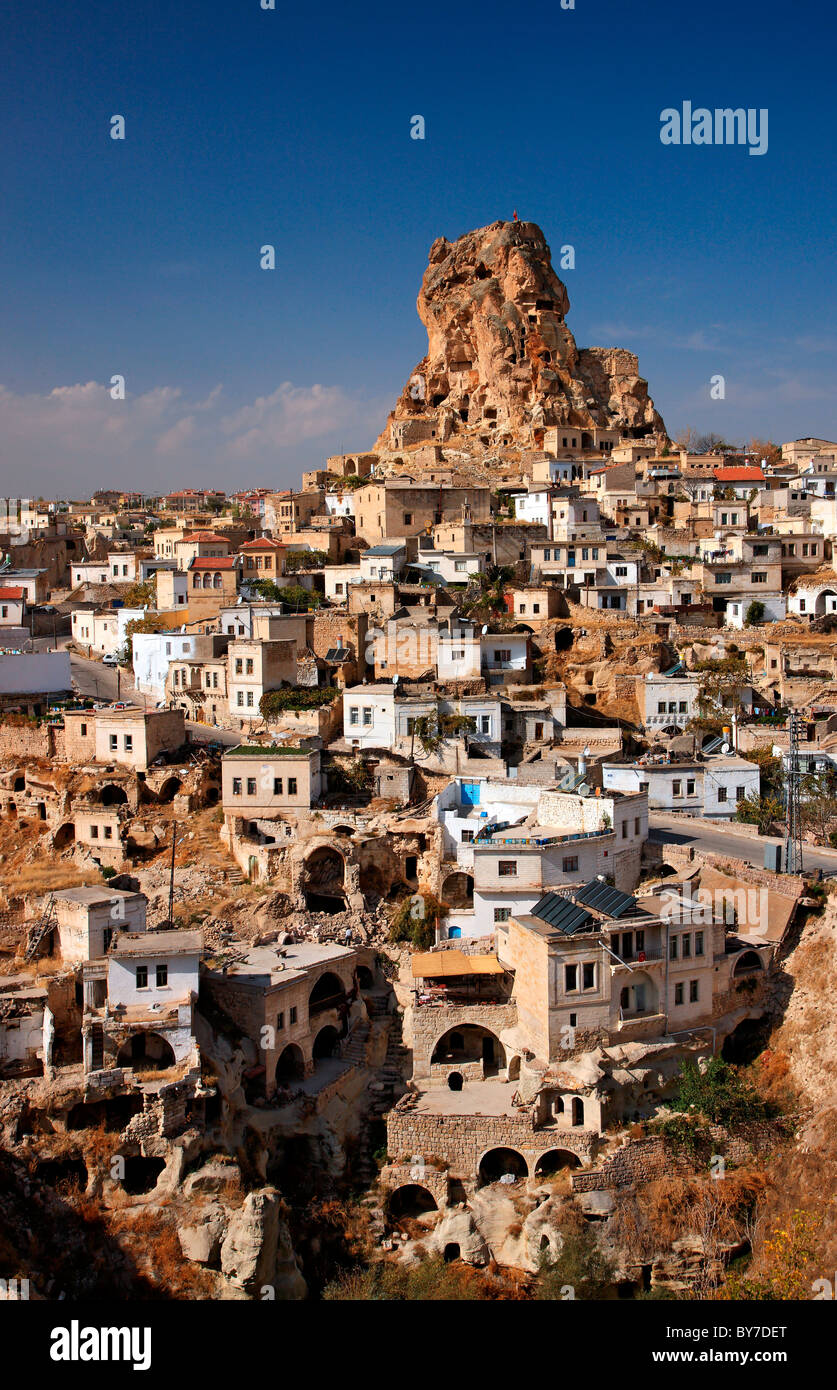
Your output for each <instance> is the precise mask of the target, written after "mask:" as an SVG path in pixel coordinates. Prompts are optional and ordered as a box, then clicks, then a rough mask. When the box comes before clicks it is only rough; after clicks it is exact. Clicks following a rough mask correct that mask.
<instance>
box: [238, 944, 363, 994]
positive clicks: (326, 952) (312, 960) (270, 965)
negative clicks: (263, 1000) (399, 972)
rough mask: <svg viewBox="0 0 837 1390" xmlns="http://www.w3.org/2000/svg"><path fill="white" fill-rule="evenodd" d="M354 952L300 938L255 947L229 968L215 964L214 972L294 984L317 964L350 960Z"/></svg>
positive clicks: (255, 980) (274, 982)
mask: <svg viewBox="0 0 837 1390" xmlns="http://www.w3.org/2000/svg"><path fill="white" fill-rule="evenodd" d="M355 954H356V952H355V951H354V949H353V948H352V947H348V946H337V945H320V944H319V943H318V942H314V941H299V942H295V943H294V944H293V945H288V946H278V945H273V946H254V947H253V948H252V950H250V951H248V952H247V953H246V954H245V955H244V956H243V957H242V958H240V959H238V960H236V961H235V962H234V963H233V964H231V965H229V966H228V967H227V969H226V970H222V969H221V967H220V965H219V966H216V967H215V968H214V970H213V974H214V975H216V976H221V977H222V978H227V979H229V978H231V977H234V978H236V979H241V977H242V976H244V977H248V976H249V977H250V978H251V980H252V982H253V984H258V983H259V982H261V983H263V984H270V985H277V984H292V983H294V982H296V981H297V980H301V979H303V978H304V976H305V972H306V971H307V970H310V969H312V968H313V967H315V966H318V965H328V964H329V962H332V961H334V962H337V961H343V960H347V959H349V958H351V957H353V956H354V955H355Z"/></svg>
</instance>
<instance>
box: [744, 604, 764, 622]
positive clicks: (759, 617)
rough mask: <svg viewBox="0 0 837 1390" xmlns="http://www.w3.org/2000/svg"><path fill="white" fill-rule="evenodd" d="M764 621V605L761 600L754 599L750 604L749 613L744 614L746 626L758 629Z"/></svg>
mask: <svg viewBox="0 0 837 1390" xmlns="http://www.w3.org/2000/svg"><path fill="white" fill-rule="evenodd" d="M763 621H764V604H763V603H762V602H761V600H760V599H757V598H754V599H753V601H752V603H750V604H748V606H747V611H746V613H745V614H744V626H745V627H758V626H759V624H760V623H762V622H763Z"/></svg>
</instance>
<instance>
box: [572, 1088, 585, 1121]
mask: <svg viewBox="0 0 837 1390" xmlns="http://www.w3.org/2000/svg"><path fill="white" fill-rule="evenodd" d="M572 1116H573V1126H574V1127H575V1128H577V1129H578V1128H580V1127H581V1126H582V1125H583V1124H584V1101H583V1100H582V1099H581V1097H580V1096H573V1106H572Z"/></svg>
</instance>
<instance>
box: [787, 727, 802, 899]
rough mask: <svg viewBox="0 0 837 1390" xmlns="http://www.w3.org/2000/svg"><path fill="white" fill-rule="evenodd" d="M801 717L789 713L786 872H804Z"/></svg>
mask: <svg viewBox="0 0 837 1390" xmlns="http://www.w3.org/2000/svg"><path fill="white" fill-rule="evenodd" d="M800 722H801V721H800V717H799V715H798V714H797V713H796V711H795V710H791V711H790V712H789V714H788V775H787V780H786V788H785V805H786V808H787V832H786V835H785V873H787V874H801V873H802V812H801V805H800V803H801V794H800V783H801V780H802V776H801V772H800V768H799V725H800Z"/></svg>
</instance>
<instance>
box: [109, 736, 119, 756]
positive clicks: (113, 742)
mask: <svg viewBox="0 0 837 1390" xmlns="http://www.w3.org/2000/svg"><path fill="white" fill-rule="evenodd" d="M117 743H118V740H117V737H116V734H111V736H110V751H111V752H112V753H115V752H116V749H117Z"/></svg>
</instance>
